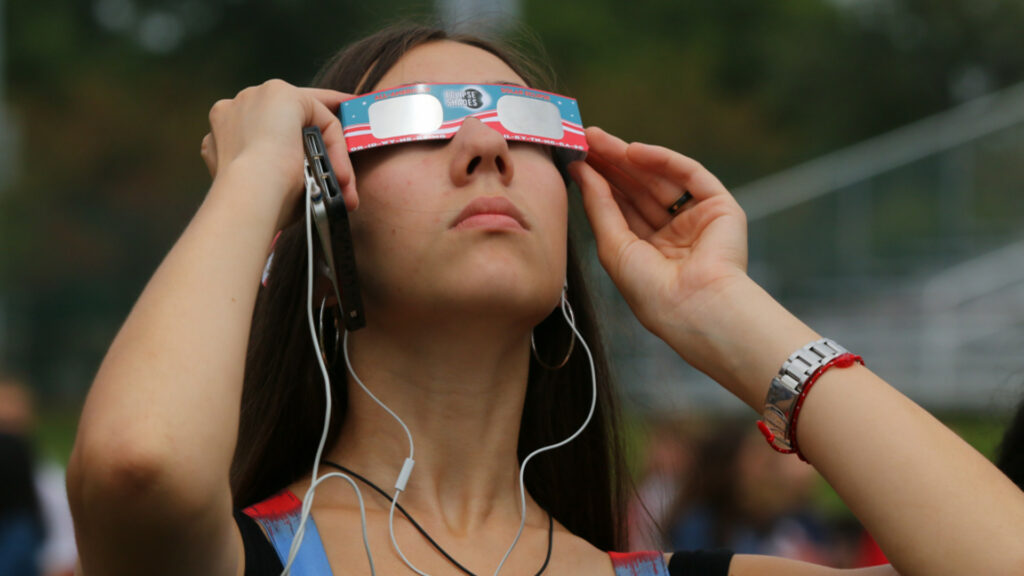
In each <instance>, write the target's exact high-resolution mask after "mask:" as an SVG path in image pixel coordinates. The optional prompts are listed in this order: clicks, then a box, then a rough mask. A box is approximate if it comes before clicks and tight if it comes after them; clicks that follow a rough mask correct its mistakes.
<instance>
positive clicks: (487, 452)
mask: <svg viewBox="0 0 1024 576" xmlns="http://www.w3.org/2000/svg"><path fill="white" fill-rule="evenodd" d="M463 320H465V319H463ZM529 354H530V337H529V332H528V328H524V327H522V326H518V327H517V326H510V325H508V324H507V323H500V322H497V321H496V320H495V319H478V321H476V322H469V321H460V322H445V323H433V324H431V325H430V327H429V328H426V329H423V328H419V329H417V330H402V331H400V332H389V331H386V330H382V329H379V328H378V329H376V330H375V329H372V328H367V329H366V330H363V331H360V332H358V333H356V334H354V335H353V336H352V337H350V341H349V356H350V359H351V361H352V366H353V369H354V370H355V372H356V374H357V375H358V377H359V379H360V380H362V382H363V384H365V385H366V387H367V388H368V389H369V390H370V392H372V393H373V394H374V395H375V396H377V398H379V399H380V400H381V401H382V402H383V403H384V404H385V405H387V406H388V407H389V408H390V409H391V410H393V411H394V412H395V414H397V415H398V416H399V417H400V418H401V419H402V420H403V421H404V422H405V424H406V426H408V428H409V432H410V434H411V435H412V440H413V442H414V447H415V454H414V457H415V462H416V465H415V469H414V471H413V473H412V476H411V478H410V480H409V483H408V486H407V489H406V491H405V492H403V494H402V497H401V498H402V503H403V505H404V506H406V507H407V508H409V509H410V510H416V511H419V512H421V513H424V514H429V515H431V516H433V517H435V518H439V519H440V518H443V521H444V522H445V523H446V524H447V525H448V526H449V527H450V529H451V530H452V531H453V532H469V531H472V530H474V529H476V528H478V527H480V526H482V525H483V524H485V523H487V522H489V521H493V520H495V519H498V520H499V521H500V522H507V521H508V520H509V519H514V520H516V521H518V519H519V502H518V469H519V463H518V458H517V454H516V449H517V445H518V438H519V425H520V419H521V416H522V411H523V401H524V397H525V393H526V383H527V376H528V371H529ZM348 391H349V404H348V413H347V417H346V421H345V425H344V426H343V428H342V430H341V434H340V436H339V440H338V442H337V444H336V445H335V447H334V449H333V450H331V452H330V458H331V459H334V460H335V461H338V462H340V463H342V464H344V465H346V466H348V467H350V468H352V469H354V470H356V471H357V472H359V473H361V474H363V475H364V476H367V477H368V478H370V479H371V480H372V481H374V482H375V483H378V484H380V485H381V487H382V488H384V489H385V490H388V491H392V492H393V486H394V482H395V479H396V478H397V476H398V474H399V471H400V470H401V467H402V464H403V462H404V461H405V458H406V457H408V456H409V441H408V437H407V436H406V434H405V432H404V430H403V429H402V427H401V426H400V425H399V424H398V422H397V421H396V420H395V419H394V418H392V417H391V416H390V415H389V414H387V412H386V411H384V410H383V409H382V408H381V407H380V406H379V405H377V404H376V403H375V402H374V401H373V400H372V399H371V398H370V397H369V395H368V394H366V392H364V391H363V390H362V389H361V388H360V387H359V386H358V384H357V383H356V382H355V381H354V379H353V378H352V376H351V375H349V385H348ZM530 507H531V508H533V506H532V505H531V506H530ZM535 512H539V510H536V511H535ZM495 515H497V516H495Z"/></svg>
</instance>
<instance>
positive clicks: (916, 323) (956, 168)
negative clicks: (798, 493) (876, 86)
mask: <svg viewBox="0 0 1024 576" xmlns="http://www.w3.org/2000/svg"><path fill="white" fill-rule="evenodd" d="M733 192H734V193H735V195H736V197H737V199H738V200H739V202H740V204H741V205H742V206H743V207H744V210H745V211H746V213H747V217H748V220H749V222H750V246H751V259H750V273H751V275H752V276H753V277H754V278H755V279H756V280H757V281H758V282H759V283H761V284H762V285H763V286H765V287H766V288H767V289H768V290H769V291H770V292H771V293H772V294H773V295H775V296H776V297H777V298H778V299H779V300H781V301H782V302H783V303H784V304H785V305H786V306H787V307H788V308H789V309H791V310H793V311H794V312H796V313H797V314H798V316H800V317H801V318H802V319H804V320H805V321H807V322H808V323H809V324H810V325H811V326H813V327H814V328H815V329H816V330H818V331H819V332H820V333H823V334H827V335H829V336H831V337H833V338H835V339H837V340H839V341H840V342H842V343H843V344H845V345H846V346H847V347H849V348H851V349H853V350H856V351H857V352H859V353H861V354H863V355H864V357H865V359H866V360H867V361H868V362H869V365H870V366H871V367H872V368H873V369H874V370H875V371H876V372H878V373H879V374H881V375H882V376H883V377H884V378H886V379H887V380H889V381H890V382H891V383H893V384H894V385H895V386H896V387H898V388H899V389H900V390H902V391H903V392H904V393H906V394H907V395H908V396H910V397H911V398H913V399H914V400H916V401H917V402H919V403H922V404H924V405H925V406H927V407H928V408H930V409H933V410H940V411H942V410H958V411H962V410H968V411H975V412H991V411H1001V410H1009V409H1011V408H1012V407H1013V406H1015V404H1016V402H1017V401H1018V400H1019V399H1020V398H1021V397H1022V396H1024V84H1019V85H1016V86H1013V87H1010V88H1007V89H1004V90H1002V91H1000V92H997V93H994V94H990V95H988V96H985V97H982V98H978V99H975V100H972V101H969V102H966V103H964V104H962V105H960V106H958V107H956V108H953V109H950V110H948V111H946V112H943V113H940V114H938V115H935V116H932V117H929V118H926V119H923V120H920V121H918V122H915V123H912V124H909V125H907V126H904V127H902V128H899V129H897V130H894V131H892V132H890V133H887V134H883V135H881V136H878V137H875V138H872V139H870V140H867V141H864V142H861V143H859V144H856V145H853V146H850V147H849V148H846V149H843V150H839V151H836V152H833V153H830V154H827V155H825V156H822V157H820V158H817V159H814V160H811V161H809V162H806V163H804V164H801V165H799V166H795V167H793V168H790V169H788V170H784V171H782V172H779V173H777V174H773V175H771V176H768V177H766V178H763V179H761V180H758V181H756V182H752V183H750V184H747V185H744V186H741V187H738V188H735V189H734V190H733ZM607 288H608V286H607V285H605V289H607ZM609 293H611V292H609ZM609 305H610V307H611V308H612V310H611V312H612V314H613V316H615V317H616V320H614V321H613V322H614V324H615V326H616V327H617V329H616V330H614V331H613V333H612V334H611V335H610V336H609V337H608V341H609V343H610V348H611V353H612V356H613V358H614V362H615V364H616V366H617V370H616V374H617V376H618V378H619V381H620V383H621V384H622V386H623V387H624V389H625V391H626V393H627V396H628V398H629V399H630V400H631V402H632V403H634V404H635V405H636V406H638V407H639V408H640V409H641V410H645V411H655V412H657V411H662V410H671V411H684V412H685V411H707V410H712V411H731V410H734V409H739V408H740V404H739V402H738V401H736V400H735V399H733V398H732V397H731V396H729V395H728V394H727V393H725V392H723V391H721V390H720V389H718V386H717V385H715V384H714V383H713V382H710V381H709V380H708V379H707V378H706V377H705V376H703V375H701V374H700V373H698V372H696V371H695V370H693V369H691V368H689V367H688V366H686V365H685V363H683V362H682V361H681V360H680V359H679V358H678V357H677V356H676V355H675V353H674V352H673V351H672V350H670V349H669V348H668V347H667V346H665V345H664V344H662V343H660V342H659V341H657V339H656V338H654V337H653V336H650V335H649V334H647V333H646V332H644V331H643V329H642V328H640V327H639V325H637V324H636V323H635V322H633V321H630V320H627V319H625V318H623V317H624V316H625V314H626V312H625V310H624V306H623V305H622V304H621V303H619V302H616V301H612V302H611V303H610V304H609Z"/></svg>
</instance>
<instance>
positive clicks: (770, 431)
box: [762, 338, 849, 452]
mask: <svg viewBox="0 0 1024 576" xmlns="http://www.w3.org/2000/svg"><path fill="white" fill-rule="evenodd" d="M848 353H849V351H848V350H847V349H846V348H843V347H842V346H840V345H839V344H837V343H836V342H835V340H832V339H830V338H822V339H821V340H818V341H815V342H811V343H810V344H808V345H807V346H804V347H803V348H801V349H799V350H797V351H796V352H794V353H793V354H792V355H791V356H790V357H789V358H787V359H786V361H785V362H783V363H782V367H781V368H779V373H778V374H777V375H776V376H775V377H774V378H772V385H771V387H770V388H768V398H766V399H765V403H764V419H763V422H764V424H765V427H764V428H767V432H766V434H765V435H766V437H767V438H768V441H769V442H771V444H772V446H774V447H775V448H776V449H777V450H779V451H780V452H792V450H793V445H792V442H791V439H790V432H791V428H790V424H791V423H792V421H793V408H794V407H795V406H796V400H797V398H799V397H800V392H801V391H802V390H803V389H804V386H805V385H806V384H807V380H808V379H809V378H810V377H811V376H812V375H813V374H814V373H815V372H817V371H818V370H819V369H820V368H821V367H822V366H824V365H825V364H828V363H829V362H831V361H833V360H835V359H836V358H838V357H839V356H842V355H843V354H848ZM762 430H763V428H762Z"/></svg>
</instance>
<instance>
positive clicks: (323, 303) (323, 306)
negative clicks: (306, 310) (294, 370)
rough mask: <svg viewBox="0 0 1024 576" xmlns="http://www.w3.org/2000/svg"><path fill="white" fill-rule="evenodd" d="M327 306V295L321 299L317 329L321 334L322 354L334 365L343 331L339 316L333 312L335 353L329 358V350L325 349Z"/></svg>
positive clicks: (325, 360) (325, 359)
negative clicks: (325, 312) (339, 323)
mask: <svg viewBox="0 0 1024 576" xmlns="http://www.w3.org/2000/svg"><path fill="white" fill-rule="evenodd" d="M326 308H327V297H326V296H324V299H323V300H321V301H320V319H319V322H317V331H318V332H319V335H320V340H319V342H318V345H319V347H320V355H321V356H323V358H324V362H326V363H327V364H329V365H333V364H334V362H335V361H336V360H337V359H338V341H339V340H341V331H340V330H339V329H338V318H337V316H336V315H334V314H331V316H332V317H334V355H333V356H332V357H331V358H327V351H326V350H324V310H325V309H326Z"/></svg>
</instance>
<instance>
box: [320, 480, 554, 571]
mask: <svg viewBox="0 0 1024 576" xmlns="http://www.w3.org/2000/svg"><path fill="white" fill-rule="evenodd" d="M320 462H321V463H322V464H326V465H328V466H330V467H331V468H337V469H338V470H341V471H342V472H344V473H345V474H348V475H349V476H352V477H354V478H356V479H357V480H359V481H361V482H362V483H363V484H366V485H367V486H369V487H370V488H373V489H374V490H376V491H377V492H378V493H379V494H380V495H381V496H383V497H385V498H387V499H388V502H391V495H390V494H388V493H387V492H385V491H383V490H381V489H380V487H378V486H377V485H376V484H374V483H373V482H370V481H369V480H367V479H366V478H364V477H362V476H360V475H359V474H356V473H355V472H353V471H351V470H349V469H348V468H345V467H344V466H342V465H341V464H338V463H336V462H331V461H330V460H320ZM395 508H397V509H398V511H399V512H401V513H402V515H403V516H405V518H406V519H407V520H409V522H411V523H412V525H413V526H414V527H415V528H416V530H418V531H419V533H420V534H422V535H423V537H424V538H426V539H427V542H430V545H431V546H433V547H434V548H436V549H437V551H438V552H440V553H441V554H442V555H443V556H444V557H445V558H447V559H448V561H449V562H451V563H452V564H454V565H455V567H456V568H458V569H459V570H462V571H463V572H465V573H466V574H468V575H469V576H476V574H473V573H472V572H470V571H469V569H468V568H466V567H465V566H463V565H462V564H459V561H458V560H456V559H455V558H452V557H451V555H450V554H448V553H447V552H445V551H444V548H441V546H440V545H439V544H438V543H437V542H435V541H434V539H433V538H431V537H430V534H427V531H426V530H424V529H423V527H422V526H420V525H419V523H417V522H416V521H415V520H413V519H412V516H410V515H409V513H408V512H406V511H405V508H402V505H401V504H395ZM554 526H555V521H554V520H553V519H552V518H551V513H548V553H547V556H545V557H544V564H543V565H542V566H541V567H540V570H538V571H537V574H536V576H541V574H543V573H544V570H546V569H547V567H548V562H549V561H550V560H551V540H552V537H553V535H554Z"/></svg>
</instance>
